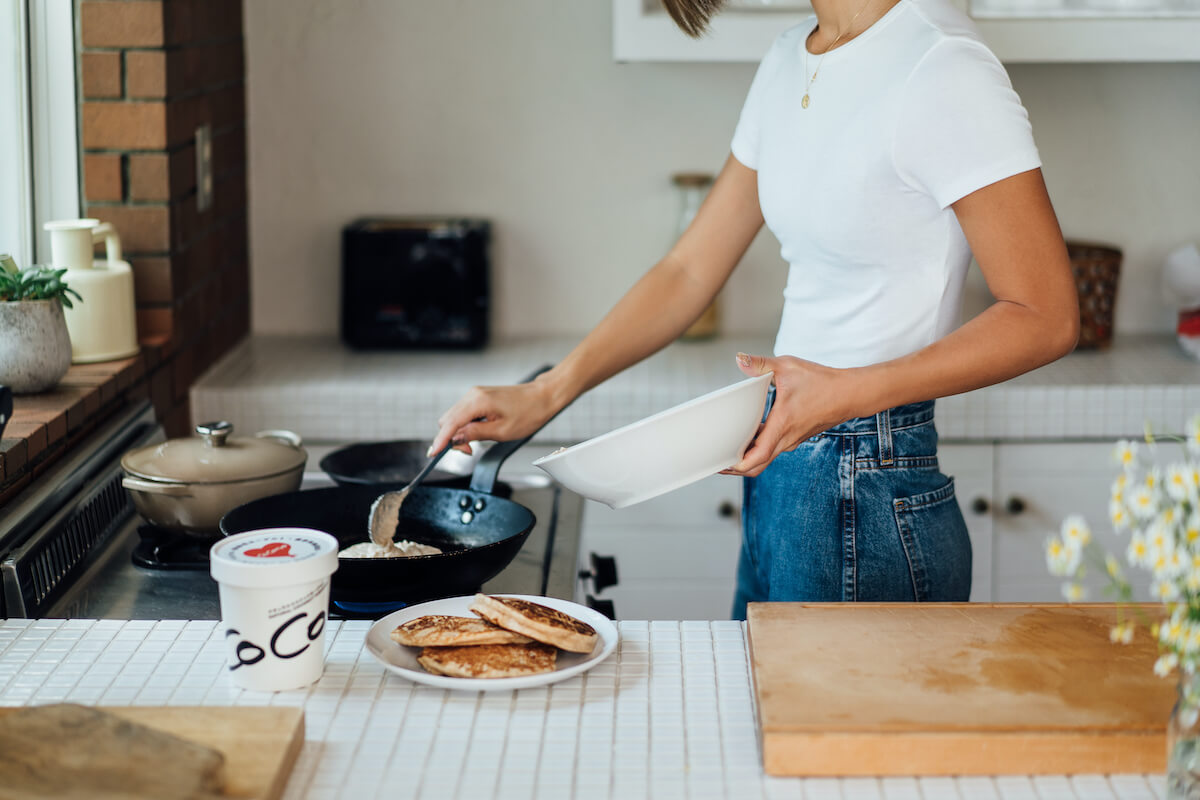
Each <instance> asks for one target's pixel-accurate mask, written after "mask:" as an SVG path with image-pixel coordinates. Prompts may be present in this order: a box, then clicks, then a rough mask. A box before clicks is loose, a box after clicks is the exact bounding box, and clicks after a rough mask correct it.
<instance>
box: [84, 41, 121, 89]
mask: <svg viewBox="0 0 1200 800" xmlns="http://www.w3.org/2000/svg"><path fill="white" fill-rule="evenodd" d="M79 73H80V77H81V78H82V83H83V96H84V97H85V98H87V99H89V100H90V99H92V98H94V97H100V98H109V97H120V96H121V54H120V53H83V54H82V55H81V56H80V60H79Z"/></svg>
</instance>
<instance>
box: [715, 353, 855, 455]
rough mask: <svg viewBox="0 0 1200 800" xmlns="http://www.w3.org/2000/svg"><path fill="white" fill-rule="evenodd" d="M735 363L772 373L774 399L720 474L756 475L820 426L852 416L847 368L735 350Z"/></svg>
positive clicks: (748, 371) (744, 368) (745, 368)
mask: <svg viewBox="0 0 1200 800" xmlns="http://www.w3.org/2000/svg"><path fill="white" fill-rule="evenodd" d="M737 362H738V367H740V368H741V370H742V372H744V373H746V374H747V375H749V376H751V377H754V376H755V375H762V374H763V373H766V372H774V373H775V378H774V381H773V383H774V384H775V402H774V404H773V405H772V406H771V413H770V414H769V415H768V416H767V421H766V422H764V423H762V424H761V425H759V426H758V433H757V434H756V435H755V437H754V440H753V441H752V442H750V447H749V448H747V450H746V452H745V453H744V454H743V455H742V460H741V461H739V462H738V463H737V464H734V465H733V466H732V467H730V468H729V469H726V470H722V471H721V474H723V475H743V476H748V477H753V476H756V475H758V474H759V473H760V472H762V471H763V470H764V469H766V468H767V465H768V464H770V463H771V462H772V461H774V460H775V457H776V456H778V455H779V454H780V453H785V452H787V451H789V450H793V449H795V447H796V446H797V445H799V444H800V443H801V442H803V441H804V440H805V439H808V438H810V437H812V436H815V435H817V434H818V433H820V432H821V431H824V430H828V429H829V428H832V427H833V426H834V425H837V424H838V423H840V422H845V421H846V420H847V419H850V417H851V416H853V415H852V414H851V413H850V412H849V411H848V409H849V408H850V407H851V403H852V402H853V397H852V394H851V388H850V387H849V386H848V385H847V384H849V382H850V381H849V376H850V373H849V372H848V371H847V370H840V369H834V368H832V367H825V366H822V365H820V364H816V363H813V362H812V361H805V360H803V359H799V358H794V357H792V356H778V357H775V358H770V357H767V356H750V355H746V354H745V353H738V356H737Z"/></svg>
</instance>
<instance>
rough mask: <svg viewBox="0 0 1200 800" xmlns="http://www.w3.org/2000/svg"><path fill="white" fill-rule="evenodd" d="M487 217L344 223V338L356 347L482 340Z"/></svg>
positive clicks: (468, 345) (472, 344) (470, 345)
mask: <svg viewBox="0 0 1200 800" xmlns="http://www.w3.org/2000/svg"><path fill="white" fill-rule="evenodd" d="M490 238H491V225H490V224H489V223H488V221H486V220H481V219H466V218H457V217H371V218H366V219H359V220H356V221H355V222H353V223H351V224H349V225H347V226H346V227H345V228H344V229H343V230H342V339H343V340H344V341H345V342H346V344H348V345H350V346H351V347H355V348H396V349H420V348H462V349H474V348H480V347H483V346H484V345H485V344H487V340H488V311H489V306H490V305H491V300H490V297H491V291H490V274H489V273H490V269H489V242H490Z"/></svg>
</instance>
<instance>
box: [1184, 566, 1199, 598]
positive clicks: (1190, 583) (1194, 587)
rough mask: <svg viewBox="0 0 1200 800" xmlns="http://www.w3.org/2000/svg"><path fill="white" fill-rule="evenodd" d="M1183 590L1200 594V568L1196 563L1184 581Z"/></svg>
mask: <svg viewBox="0 0 1200 800" xmlns="http://www.w3.org/2000/svg"><path fill="white" fill-rule="evenodd" d="M1183 588H1185V589H1187V590H1188V591H1189V592H1191V593H1192V594H1196V593H1200V568H1198V567H1196V566H1195V564H1194V563H1193V565H1192V568H1191V569H1190V570H1188V574H1187V577H1186V578H1185V579H1184V581H1183Z"/></svg>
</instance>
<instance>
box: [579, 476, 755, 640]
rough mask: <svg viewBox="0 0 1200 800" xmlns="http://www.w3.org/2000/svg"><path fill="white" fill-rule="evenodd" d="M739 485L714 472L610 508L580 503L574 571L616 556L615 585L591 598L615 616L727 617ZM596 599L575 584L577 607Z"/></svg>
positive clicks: (738, 536) (738, 522) (734, 563)
mask: <svg viewBox="0 0 1200 800" xmlns="http://www.w3.org/2000/svg"><path fill="white" fill-rule="evenodd" d="M741 508H742V481H741V478H736V477H733V476H731V475H713V476H712V477H709V478H705V479H704V480H702V481H697V482H696V483H693V484H691V485H690V486H685V487H683V488H682V489H678V490H676V491H674V492H669V493H667V494H665V495H661V496H659V497H656V498H654V499H652V500H647V501H646V502H644V503H638V504H637V505H633V506H629V507H628V508H623V509H620V510H616V511H614V510H613V509H611V508H609V507H608V506H605V505H603V504H601V503H597V502H595V501H591V500H589V501H587V503H586V504H585V507H584V512H583V527H582V544H581V546H580V556H581V560H582V562H583V563H582V564H581V568H582V569H584V570H586V569H589V568H590V564H589V563H588V556H589V554H590V553H595V554H597V555H600V556H612V557H614V558H615V559H616V566H617V575H618V581H619V582H618V583H617V585H615V586H612V587H610V588H606V589H604V591H603V592H601V593H600V594H598V595H596V596H597V597H599V598H601V599H604V600H611V601H612V602H613V604H614V608H615V610H616V616H617V618H618V619H728V618H729V611H730V607H731V606H732V604H733V589H734V576H735V574H736V570H737V557H738V550H739V549H740V547H741ZM589 593H591V594H595V592H594V591H593V590H592V587H591V585H590V582H588V581H584V582H583V584H582V585H581V587H580V594H581V595H582V596H581V597H580V598H577V599H578V600H579V602H584V601H585V600H586V595H587V594H589Z"/></svg>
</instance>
